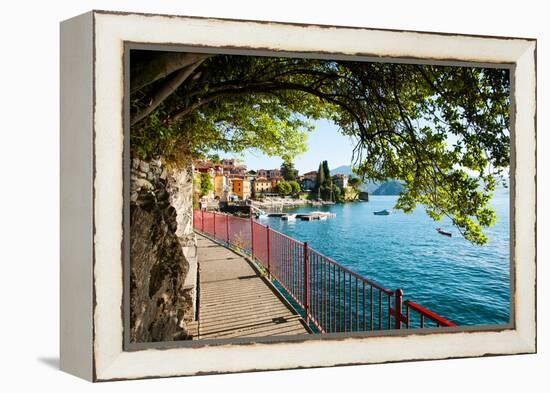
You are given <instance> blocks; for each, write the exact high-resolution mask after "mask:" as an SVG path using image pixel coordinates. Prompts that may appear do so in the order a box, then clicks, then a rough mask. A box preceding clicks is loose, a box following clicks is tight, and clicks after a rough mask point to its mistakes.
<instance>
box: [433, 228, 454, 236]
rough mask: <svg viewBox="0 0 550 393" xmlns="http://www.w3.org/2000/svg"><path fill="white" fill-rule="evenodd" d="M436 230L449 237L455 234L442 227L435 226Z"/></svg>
mask: <svg viewBox="0 0 550 393" xmlns="http://www.w3.org/2000/svg"><path fill="white" fill-rule="evenodd" d="M435 230H436V231H437V232H439V234H440V235H443V236H449V237H451V236H453V234H452V233H451V232H446V231H444V230H443V229H441V228H435Z"/></svg>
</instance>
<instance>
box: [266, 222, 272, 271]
mask: <svg viewBox="0 0 550 393" xmlns="http://www.w3.org/2000/svg"><path fill="white" fill-rule="evenodd" d="M266 231H267V234H266V237H267V274H268V275H269V278H270V279H271V249H270V245H269V243H270V241H269V225H267V227H266Z"/></svg>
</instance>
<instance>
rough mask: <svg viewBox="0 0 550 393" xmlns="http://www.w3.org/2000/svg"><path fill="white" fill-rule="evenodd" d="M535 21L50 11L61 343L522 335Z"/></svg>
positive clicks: (143, 347)
mask: <svg viewBox="0 0 550 393" xmlns="http://www.w3.org/2000/svg"><path fill="white" fill-rule="evenodd" d="M535 91H536V41H535V40H534V39H526V38H510V37H481V36H468V35H449V34H439V33H427V32H411V31H390V30H379V29H378V30H377V29H368V28H354V27H337V26H318V25H296V24H285V23H272V22H259V21H239V20H221V19H213V18H196V17H183V16H171V15H145V14H126V13H116V12H104V11H92V12H90V13H87V14H84V15H81V16H78V17H75V18H73V19H70V20H67V21H65V22H63V23H62V24H61V367H62V369H63V370H65V371H67V372H70V373H72V374H75V375H78V376H80V377H82V378H86V379H88V380H92V381H108V380H119V379H136V378H149V377H161V376H162V377H164V376H183V375H198V374H209V373H230V372H242V371H252V370H278V369H289V368H303V367H328V366H335V365H345V364H368V363H382V362H394V361H406V360H421V359H443V358H459V357H473V356H487V355H505V354H522V353H533V352H535V351H536V307H535V296H536V249H535V238H536V129H535V120H536V101H535Z"/></svg>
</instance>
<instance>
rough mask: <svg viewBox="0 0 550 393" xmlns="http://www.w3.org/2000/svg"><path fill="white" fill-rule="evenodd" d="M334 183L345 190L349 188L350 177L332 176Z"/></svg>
mask: <svg viewBox="0 0 550 393" xmlns="http://www.w3.org/2000/svg"><path fill="white" fill-rule="evenodd" d="M332 183H334V184H336V185H337V186H338V187H340V188H341V189H342V190H344V189H345V188H347V186H348V176H347V175H344V174H342V173H338V174H336V175H334V176H332Z"/></svg>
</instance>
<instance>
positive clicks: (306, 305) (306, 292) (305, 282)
mask: <svg viewBox="0 0 550 393" xmlns="http://www.w3.org/2000/svg"><path fill="white" fill-rule="evenodd" d="M308 259H309V258H308V249H307V242H304V312H305V315H306V324H309V296H308V295H309V294H308V292H309V290H308V281H309V279H308V273H309V272H308Z"/></svg>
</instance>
